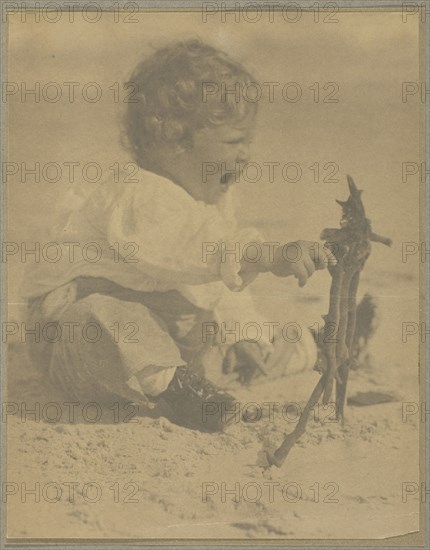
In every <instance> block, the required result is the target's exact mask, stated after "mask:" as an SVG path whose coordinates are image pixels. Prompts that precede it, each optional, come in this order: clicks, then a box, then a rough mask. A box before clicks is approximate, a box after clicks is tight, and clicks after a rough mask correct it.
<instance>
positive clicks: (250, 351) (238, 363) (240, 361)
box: [222, 340, 266, 384]
mask: <svg viewBox="0 0 430 550" xmlns="http://www.w3.org/2000/svg"><path fill="white" fill-rule="evenodd" d="M222 371H223V373H224V374H229V373H231V372H236V373H237V374H238V380H239V382H240V383H241V384H248V383H249V382H250V381H251V380H252V378H253V377H254V375H255V374H256V373H257V371H260V373H263V374H266V373H265V371H264V356H263V352H262V350H261V348H260V346H259V345H258V343H257V342H249V341H247V340H242V341H240V342H236V343H235V344H233V345H231V346H230V347H229V348H228V350H227V353H226V355H225V358H224V361H223V365H222Z"/></svg>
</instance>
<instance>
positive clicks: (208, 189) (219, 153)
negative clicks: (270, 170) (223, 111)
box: [171, 117, 255, 204]
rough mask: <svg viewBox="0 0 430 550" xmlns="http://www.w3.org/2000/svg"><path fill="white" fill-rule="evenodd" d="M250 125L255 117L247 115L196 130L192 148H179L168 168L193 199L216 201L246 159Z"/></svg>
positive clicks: (241, 168) (231, 182)
mask: <svg viewBox="0 0 430 550" xmlns="http://www.w3.org/2000/svg"><path fill="white" fill-rule="evenodd" d="M254 127H255V118H254V117H249V118H248V119H246V120H244V121H241V122H238V123H237V124H232V125H227V124H225V125H222V126H215V127H210V128H204V129H202V130H199V131H197V132H196V133H195V134H194V146H193V148H192V149H191V150H185V151H181V153H180V154H178V156H177V157H176V159H175V161H174V163H173V166H172V167H171V168H173V170H171V171H172V172H174V178H175V180H176V181H177V182H178V183H179V184H180V185H181V186H182V187H184V189H186V191H188V193H190V195H191V196H192V197H194V198H195V199H196V200H201V201H204V202H205V203H207V204H216V203H217V202H218V201H219V200H220V199H221V197H222V196H223V195H224V193H225V192H226V191H227V190H228V189H229V188H230V187H231V186H232V185H234V183H235V182H236V181H239V178H240V173H241V171H242V170H243V167H244V165H245V164H246V163H247V162H249V158H250V157H249V148H250V143H251V141H252V137H253V134H254Z"/></svg>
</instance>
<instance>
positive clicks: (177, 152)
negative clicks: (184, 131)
mask: <svg viewBox="0 0 430 550" xmlns="http://www.w3.org/2000/svg"><path fill="white" fill-rule="evenodd" d="M187 151H188V149H187V147H185V146H184V145H181V144H180V143H177V144H176V145H175V146H174V147H173V151H172V152H173V157H174V158H177V157H180V156H181V155H183V154H184V153H186V152H187Z"/></svg>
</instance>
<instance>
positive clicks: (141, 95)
mask: <svg viewBox="0 0 430 550" xmlns="http://www.w3.org/2000/svg"><path fill="white" fill-rule="evenodd" d="M251 82H255V81H254V80H253V79H252V77H251V75H250V73H249V72H248V71H247V70H246V69H245V68H244V67H243V66H242V65H241V64H239V63H237V62H235V61H233V60H232V59H230V57H228V55H227V54H225V53H224V52H222V51H220V50H217V49H216V48H214V47H212V46H209V45H208V44H204V43H202V42H201V41H200V40H194V39H193V40H187V41H183V42H175V43H173V44H170V45H168V46H166V47H163V48H160V49H158V50H156V51H155V52H154V53H153V54H152V55H151V56H149V57H147V58H146V59H144V60H143V61H142V62H140V63H139V64H138V65H137V67H136V68H135V70H134V71H133V73H132V74H131V76H130V79H129V81H128V84H129V85H130V84H131V85H132V86H133V88H134V90H136V93H135V94H134V95H133V97H134V98H135V99H134V101H131V102H129V103H128V104H127V108H126V112H125V116H124V119H123V126H124V133H125V136H124V137H125V138H126V139H125V141H126V145H127V147H128V149H129V150H130V152H131V154H132V156H133V158H134V160H135V161H136V162H137V164H139V165H140V166H142V167H144V166H145V164H147V158H146V157H147V156H148V153H149V151H150V150H152V151H157V148H159V147H160V146H162V145H166V144H169V145H177V144H179V145H181V146H183V147H186V148H191V147H192V145H193V135H194V132H196V131H197V130H200V129H202V128H205V127H208V126H211V125H214V126H215V125H221V124H225V123H227V122H228V123H232V122H236V121H238V120H241V119H243V118H245V117H246V116H248V115H249V114H250V113H253V112H255V110H256V104H255V103H252V102H249V101H243V100H240V101H238V97H237V96H236V95H235V94H234V93H231V91H229V92H227V93H224V95H220V94H217V95H215V94H210V95H209V94H207V96H205V95H204V86H205V85H212V86H214V88H212V89H224V90H232V89H233V90H234V89H236V87H237V86H240V85H246V84H249V83H251ZM241 99H242V98H241Z"/></svg>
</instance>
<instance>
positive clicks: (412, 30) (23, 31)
mask: <svg viewBox="0 0 430 550" xmlns="http://www.w3.org/2000/svg"><path fill="white" fill-rule="evenodd" d="M137 18H138V19H139V22H138V23H130V24H124V23H122V24H118V23H114V22H113V17H112V15H109V14H104V15H103V17H102V19H101V21H99V22H98V23H93V24H91V23H87V22H85V21H82V20H81V19H80V18H78V17H77V18H76V20H75V22H74V23H69V22H68V21H67V19H66V17H64V18H62V20H61V21H60V22H58V23H55V24H49V23H46V22H41V23H37V24H35V23H31V22H30V20H28V21H27V22H26V23H22V22H20V20H19V16H16V17H11V18H10V19H11V25H10V28H9V46H8V47H9V64H8V76H7V80H8V81H13V82H17V83H19V84H21V83H24V82H26V83H27V85H28V87H29V88H32V87H33V86H34V82H35V81H39V82H41V83H42V84H43V83H46V82H49V81H56V82H60V83H61V82H66V81H77V82H80V83H82V84H84V83H87V82H91V81H96V82H98V83H99V84H100V85H101V86H102V89H103V94H104V95H103V98H102V100H101V101H100V102H98V103H95V104H90V103H87V102H84V101H82V100H77V101H76V102H75V103H72V104H70V103H69V102H68V101H67V98H66V96H64V99H63V100H62V101H60V102H58V103H56V104H50V103H46V102H44V101H42V102H40V103H34V100H33V99H32V98H30V100H29V101H27V102H26V103H21V102H20V101H19V98H18V96H16V97H15V98H12V99H9V100H8V104H7V106H8V116H9V133H8V140H9V141H8V149H9V150H8V160H9V161H11V162H18V163H20V162H22V161H26V162H27V163H32V162H40V163H41V164H43V163H46V162H50V161H54V162H58V163H60V164H61V163H63V162H67V161H79V162H81V163H82V164H84V163H85V162H88V161H95V162H98V163H99V164H101V165H102V166H104V167H105V168H107V167H108V166H110V165H111V164H112V163H113V162H115V161H119V162H124V161H127V160H128V157H127V154H126V153H125V152H124V151H123V150H122V148H121V145H120V143H119V124H118V119H119V116H120V108H121V104H120V103H114V102H113V101H112V93H111V91H110V90H109V89H108V88H109V86H110V85H112V84H113V83H114V82H122V81H125V80H126V79H127V77H128V75H129V74H130V72H131V70H132V69H133V68H134V65H135V64H136V63H137V62H138V61H139V60H140V59H141V58H142V56H144V55H146V54H149V53H150V52H151V51H153V49H154V48H156V47H157V46H159V45H163V44H165V43H166V42H169V41H172V40H175V39H179V38H189V37H200V38H202V39H204V40H206V41H208V42H210V43H211V44H213V45H215V46H217V47H219V48H222V49H224V50H225V51H227V52H229V53H230V55H231V56H232V57H235V58H237V59H238V60H240V61H241V62H243V63H244V64H245V65H246V66H247V67H248V68H249V69H250V71H251V72H252V73H253V74H254V75H255V78H256V79H257V80H260V81H272V82H273V81H276V82H280V83H281V86H282V85H283V84H284V83H287V82H297V83H299V84H300V85H301V87H302V89H303V97H302V99H301V101H299V102H297V103H287V102H285V101H283V99H282V97H281V94H280V93H279V92H278V93H277V95H276V101H275V102H274V103H268V102H267V101H261V102H260V111H259V119H258V125H257V135H256V139H255V141H254V145H253V152H254V159H253V160H256V161H260V162H272V161H273V162H280V163H281V164H284V163H287V162H298V163H300V165H301V166H302V168H303V177H302V179H301V180H300V181H299V182H298V183H295V184H292V183H288V182H284V181H283V180H282V177H280V178H279V179H278V181H276V182H275V183H269V182H268V181H267V180H266V179H265V180H262V181H260V182H259V183H255V184H251V183H244V184H241V185H240V186H238V189H237V191H236V195H237V198H238V200H239V202H240V212H241V217H242V218H243V219H244V220H245V221H246V220H252V221H253V222H255V223H257V224H259V225H261V227H262V228H263V229H264V230H265V231H266V235H267V237H268V238H269V239H275V240H280V241H284V242H288V241H292V240H295V239H298V238H301V239H310V240H314V239H317V238H318V236H319V232H320V230H321V229H322V228H323V227H326V226H337V224H338V220H339V213H340V209H339V207H338V206H337V205H336V203H335V201H334V199H335V198H340V199H344V198H346V196H347V186H346V177H345V176H346V174H351V175H352V176H353V177H354V179H355V181H356V183H357V184H358V186H359V187H360V188H362V189H364V190H365V193H364V201H365V205H366V206H367V214H368V216H369V218H371V220H372V221H373V224H374V230H375V231H376V232H379V233H381V234H385V235H387V236H390V237H392V238H393V239H394V241H395V242H394V246H393V248H392V249H391V250H389V249H385V248H382V247H381V248H380V249H378V251H377V255H378V260H377V262H376V263H375V262H374V263H373V264H372V265H373V267H372V265H370V264H371V262H370V261H369V268H368V269H370V271H369V272H370V273H371V272H372V269H375V266H377V267H378V269H380V270H382V271H387V270H399V271H403V272H405V271H414V272H416V269H417V268H418V265H419V264H418V263H416V264H415V263H414V264H411V263H409V264H406V265H405V264H402V262H401V242H402V241H418V240H419V233H418V230H419V222H418V211H419V198H418V197H419V195H418V194H419V187H420V184H419V179H418V176H415V177H414V178H410V180H409V182H408V183H403V182H402V174H401V167H402V162H406V161H411V162H419V159H420V137H419V132H420V109H422V108H423V104H421V103H420V101H419V99H418V96H415V97H414V98H411V99H410V100H409V101H408V103H402V101H401V88H402V82H403V81H414V82H416V81H419V63H418V48H419V35H418V17H416V18H412V17H411V18H409V20H408V22H407V23H403V22H402V18H401V14H400V13H398V12H397V13H396V12H393V13H388V12H373V13H367V14H365V13H359V12H355V13H345V12H344V13H339V14H337V18H338V19H339V22H338V23H336V24H327V23H322V22H319V23H315V22H314V21H313V17H312V15H309V14H303V16H302V18H301V20H300V21H299V22H297V23H295V24H292V23H287V22H285V21H284V20H283V18H282V16H281V15H280V14H278V16H277V17H275V22H274V23H269V22H268V21H267V18H265V17H263V18H262V20H261V21H260V22H258V23H255V24H250V23H247V22H244V21H242V22H241V23H235V22H234V21H233V19H232V18H231V20H229V21H228V22H227V23H221V22H220V18H219V17H216V16H215V17H212V18H210V19H209V21H208V23H206V24H204V23H202V19H201V14H200V13H198V12H197V13H182V14H150V13H146V14H144V13H140V14H138V15H137ZM333 81H334V82H337V83H338V85H339V93H338V94H337V97H338V98H339V103H334V104H330V103H329V104H327V103H322V102H320V103H314V102H313V95H312V92H311V91H310V90H309V89H308V86H311V85H312V84H313V83H314V82H320V83H321V85H323V84H324V83H326V82H333ZM80 89H81V86H80V87H79V88H78V90H80ZM65 91H66V89H65V88H64V92H65ZM315 162H320V163H321V164H323V163H325V162H335V163H337V164H338V165H339V168H340V170H339V174H338V175H337V177H338V178H339V182H338V183H322V182H320V183H314V182H313V173H312V172H311V171H310V170H309V169H308V168H307V167H308V166H310V165H312V164H313V163H315ZM278 173H279V172H278ZM279 175H280V173H279ZM31 181H32V180H31V179H30V182H27V183H19V182H17V181H12V182H11V183H10V185H9V188H8V205H9V206H8V226H9V235H8V240H29V241H35V240H40V241H46V236H45V232H46V229H48V228H49V226H50V225H52V223H53V220H54V218H55V214H56V211H57V210H58V205H59V204H60V202H61V201H63V202H64V200H65V199H64V197H65V194H66V192H67V191H68V190H70V184H67V183H66V182H59V183H39V184H37V183H32V182H31ZM88 185H90V184H88ZM66 200H67V199H66ZM375 256H376V253H375ZM21 270H22V266H20V268H19V270H18V271H21ZM382 271H381V272H382ZM12 278H13V281H14V282H16V281H17V279H18V278H19V276H18V275H14V276H13V277H12Z"/></svg>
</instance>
